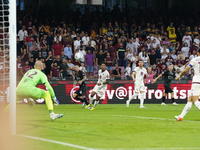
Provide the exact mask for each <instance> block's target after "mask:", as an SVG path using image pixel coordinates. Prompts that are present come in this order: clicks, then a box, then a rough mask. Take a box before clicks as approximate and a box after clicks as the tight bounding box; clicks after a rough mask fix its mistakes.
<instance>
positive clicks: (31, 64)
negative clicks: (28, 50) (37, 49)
mask: <svg viewBox="0 0 200 150" xmlns="http://www.w3.org/2000/svg"><path fill="white" fill-rule="evenodd" d="M34 65H35V61H34V58H33V57H31V58H30V60H29V66H31V67H32V68H34Z"/></svg>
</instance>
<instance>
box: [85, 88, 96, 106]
mask: <svg viewBox="0 0 200 150" xmlns="http://www.w3.org/2000/svg"><path fill="white" fill-rule="evenodd" d="M94 89H95V88H94ZM95 94H96V92H95V91H94V90H93V91H92V93H91V95H90V99H89V101H90V104H88V105H87V106H86V107H85V108H86V109H88V108H90V107H91V106H92V103H93V101H94V95H95Z"/></svg>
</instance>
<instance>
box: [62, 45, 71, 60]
mask: <svg viewBox="0 0 200 150" xmlns="http://www.w3.org/2000/svg"><path fill="white" fill-rule="evenodd" d="M64 54H65V56H67V57H68V58H69V59H71V57H72V48H71V47H70V44H69V43H67V45H66V47H65V48H64Z"/></svg>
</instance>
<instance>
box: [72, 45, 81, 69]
mask: <svg viewBox="0 0 200 150" xmlns="http://www.w3.org/2000/svg"><path fill="white" fill-rule="evenodd" d="M78 52H79V50H78V49H76V50H75V51H74V54H73V55H72V63H73V64H74V65H80V62H79V61H76V59H75V58H74V56H75V55H76V53H78Z"/></svg>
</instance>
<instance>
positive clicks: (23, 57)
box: [20, 49, 28, 66]
mask: <svg viewBox="0 0 200 150" xmlns="http://www.w3.org/2000/svg"><path fill="white" fill-rule="evenodd" d="M20 59H21V64H22V66H24V65H25V62H26V61H28V54H27V50H26V49H24V50H23V52H22V53H21V55H20Z"/></svg>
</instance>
